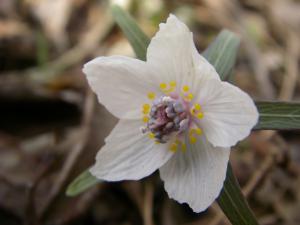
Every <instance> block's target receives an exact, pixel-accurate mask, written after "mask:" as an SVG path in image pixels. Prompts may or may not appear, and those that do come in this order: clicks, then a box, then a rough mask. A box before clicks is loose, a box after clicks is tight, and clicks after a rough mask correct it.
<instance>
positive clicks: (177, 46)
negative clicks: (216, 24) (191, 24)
mask: <svg viewBox="0 0 300 225" xmlns="http://www.w3.org/2000/svg"><path fill="white" fill-rule="evenodd" d="M159 28H160V29H159V31H158V32H157V33H156V35H155V36H154V37H153V38H152V40H151V43H150V45H149V47H148V50H147V63H149V64H150V65H151V66H152V67H154V68H155V69H156V71H159V72H158V74H157V76H158V80H161V82H170V81H176V82H177V83H178V86H179V87H181V86H182V85H191V86H193V85H195V86H197V84H198V82H200V80H201V79H204V78H206V79H207V78H214V79H219V76H218V74H217V72H216V71H215V69H214V68H213V66H212V65H210V64H209V62H208V61H207V60H206V59H205V58H204V57H202V56H201V55H200V54H199V53H198V52H197V49H196V47H195V44H194V41H193V34H192V33H191V32H190V31H189V29H188V27H187V26H186V25H185V24H184V23H182V22H181V21H179V20H178V19H177V17H175V16H174V15H170V16H169V18H168V19H167V22H166V23H165V24H164V23H161V24H160V26H159Z"/></svg>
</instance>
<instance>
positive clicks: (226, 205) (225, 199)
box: [217, 164, 258, 225]
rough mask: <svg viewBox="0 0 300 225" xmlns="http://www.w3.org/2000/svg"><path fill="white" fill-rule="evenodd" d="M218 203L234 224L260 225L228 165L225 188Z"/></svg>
mask: <svg viewBox="0 0 300 225" xmlns="http://www.w3.org/2000/svg"><path fill="white" fill-rule="evenodd" d="M217 202H218V204H219V206H220V207H221V209H222V210H223V212H224V214H225V215H226V216H227V217H228V219H229V220H230V222H231V223H232V224H234V225H258V222H257V220H256V218H255V216H254V214H253V213H252V211H251V210H250V208H249V206H248V203H247V201H246V199H245V198H244V196H243V195H242V192H241V189H240V186H239V184H238V182H237V180H236V178H235V176H234V174H233V172H232V168H231V165H230V164H228V168H227V175H226V180H225V183H224V187H223V189H222V192H221V194H220V196H219V198H218V199H217Z"/></svg>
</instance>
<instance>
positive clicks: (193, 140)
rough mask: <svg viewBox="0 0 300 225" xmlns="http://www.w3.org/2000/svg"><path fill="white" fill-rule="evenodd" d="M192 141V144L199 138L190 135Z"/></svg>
mask: <svg viewBox="0 0 300 225" xmlns="http://www.w3.org/2000/svg"><path fill="white" fill-rule="evenodd" d="M190 142H191V143H192V144H195V143H196V142H197V138H195V137H194V136H190Z"/></svg>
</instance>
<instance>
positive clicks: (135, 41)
mask: <svg viewBox="0 0 300 225" xmlns="http://www.w3.org/2000/svg"><path fill="white" fill-rule="evenodd" d="M112 13H113V16H114V18H115V20H116V22H117V24H118V25H119V26H120V28H121V29H122V31H123V32H124V34H125V35H126V37H127V39H128V40H129V42H130V44H131V46H132V47H133V49H134V52H135V53H136V56H137V58H139V59H141V60H146V53H147V47H148V45H149V43H150V39H149V38H148V37H147V36H146V34H145V33H144V32H143V31H142V30H141V29H140V28H139V26H138V25H137V24H136V22H135V20H134V19H133V18H132V17H131V16H130V15H129V14H128V13H127V12H125V11H124V10H123V9H122V8H120V7H119V6H117V5H113V6H112Z"/></svg>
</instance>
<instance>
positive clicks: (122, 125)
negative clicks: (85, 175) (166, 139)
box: [90, 120, 173, 181]
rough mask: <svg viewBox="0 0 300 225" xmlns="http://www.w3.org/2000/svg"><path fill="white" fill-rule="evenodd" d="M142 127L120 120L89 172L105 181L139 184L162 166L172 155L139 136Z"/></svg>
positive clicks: (163, 148) (132, 122) (135, 123)
mask: <svg viewBox="0 0 300 225" xmlns="http://www.w3.org/2000/svg"><path fill="white" fill-rule="evenodd" d="M141 126H142V124H141V123H140V122H139V121H134V120H121V121H119V123H118V124H117V126H116V127H115V128H114V129H113V131H112V132H111V134H110V135H109V136H108V137H107V138H106V140H105V142H106V143H105V145H104V146H103V147H102V148H101V149H100V151H99V152H98V154H97V157H96V164H95V165H94V166H93V167H92V168H91V170H90V172H91V173H92V174H93V175H94V176H96V177H97V178H98V179H103V180H107V181H119V180H138V179H141V178H143V177H146V176H148V175H150V174H152V173H153V172H154V171H155V170H157V169H158V168H159V167H161V166H162V165H163V164H165V163H166V162H167V161H168V160H169V159H170V157H172V155H173V153H172V152H171V151H169V150H168V149H167V145H166V144H155V143H154V141H153V140H152V139H150V138H149V137H148V136H147V135H146V134H142V132H141V131H140V127H141Z"/></svg>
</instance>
